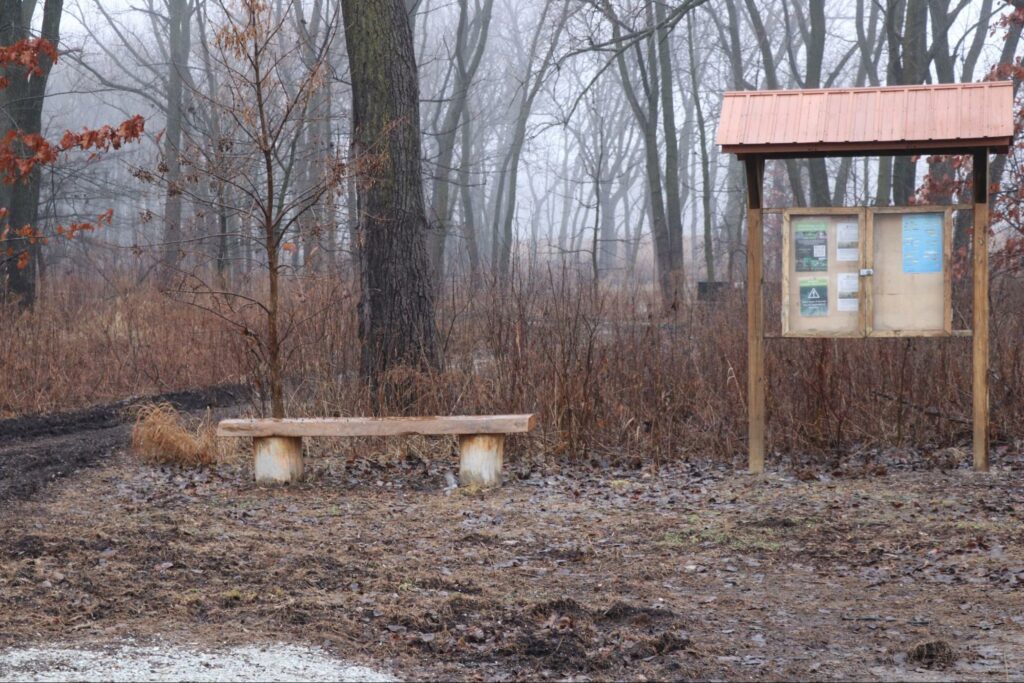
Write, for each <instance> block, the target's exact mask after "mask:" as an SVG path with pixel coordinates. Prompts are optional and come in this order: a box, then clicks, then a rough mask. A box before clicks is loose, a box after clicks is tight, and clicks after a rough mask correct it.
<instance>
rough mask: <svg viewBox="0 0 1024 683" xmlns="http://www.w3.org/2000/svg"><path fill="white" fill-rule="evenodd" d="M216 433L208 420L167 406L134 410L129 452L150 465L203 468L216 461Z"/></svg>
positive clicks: (141, 407) (161, 405)
mask: <svg viewBox="0 0 1024 683" xmlns="http://www.w3.org/2000/svg"><path fill="white" fill-rule="evenodd" d="M218 448H219V445H218V442H217V438H216V430H215V428H214V425H212V424H211V423H210V421H209V419H206V420H195V419H191V418H189V417H187V416H185V415H182V414H181V413H180V412H179V411H178V410H177V409H176V408H175V407H174V406H172V405H171V404H169V403H150V404H147V405H143V406H140V407H139V408H137V409H136V417H135V425H134V426H133V427H132V438H131V450H132V452H133V453H134V454H135V455H136V456H138V457H139V458H141V459H142V460H143V461H144V462H147V463H150V464H152V465H176V466H178V467H206V466H209V465H213V464H214V463H216V462H217V460H218V453H219V451H218Z"/></svg>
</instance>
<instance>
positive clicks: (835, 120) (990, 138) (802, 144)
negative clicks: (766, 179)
mask: <svg viewBox="0 0 1024 683" xmlns="http://www.w3.org/2000/svg"><path fill="white" fill-rule="evenodd" d="M1012 139H1013V84H1012V83H1011V82H1010V81H989V82H985V83H961V84H950V85H918V86H888V87H882V88H833V89H823V90H762V91H741V92H727V93H725V98H724V100H723V102H722V115H721V118H720V119H719V123H718V144H719V145H721V146H722V151H723V152H734V153H736V154H761V155H765V156H800V155H808V156H809V155H823V154H832V155H842V154H859V155H865V156H870V155H872V154H878V153H892V152H896V151H899V150H922V151H925V150H936V151H944V152H953V151H967V150H973V149H981V148H989V149H992V151H1003V152H1005V151H1006V150H1007V149H1008V148H1009V146H1010V143H1011V141H1012Z"/></svg>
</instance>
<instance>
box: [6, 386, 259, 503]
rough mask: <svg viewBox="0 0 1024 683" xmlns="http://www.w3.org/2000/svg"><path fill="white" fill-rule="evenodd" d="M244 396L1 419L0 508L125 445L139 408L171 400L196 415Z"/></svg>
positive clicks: (204, 394) (185, 396)
mask: <svg viewBox="0 0 1024 683" xmlns="http://www.w3.org/2000/svg"><path fill="white" fill-rule="evenodd" d="M244 396H245V394H244V389H243V388H242V387H238V386H229V387H212V388H208V389H196V390H193V391H179V392H173V393H168V394H162V395H159V396H147V397H141V398H132V399H127V400H125V401H120V402H118V403H114V404H109V405H104V406H97V407H94V408H88V409H85V410H79V411H75V412H70V413H57V414H53V415H31V416H27V417H18V418H12V419H7V420H0V444H2V445H0V506H2V505H4V504H5V503H9V502H11V501H14V500H24V499H26V498H29V497H30V496H32V495H33V494H35V493H37V492H38V491H40V490H42V489H43V488H44V487H45V486H47V485H48V484H50V483H52V482H54V481H56V480H57V479H60V478H61V477H66V476H68V475H70V474H73V473H74V472H77V471H78V470H79V469H81V468H83V467H91V466H93V465H96V464H98V463H101V462H103V461H104V460H105V459H108V458H109V457H110V456H111V455H112V454H113V453H114V452H115V451H116V450H117V449H119V448H121V447H122V446H124V444H125V443H126V442H127V435H128V433H129V430H130V423H131V420H132V417H131V409H132V408H133V407H134V406H136V405H139V404H142V403H147V402H154V401H167V402H169V403H171V404H173V405H175V406H176V407H177V408H178V409H179V410H184V411H198V410H205V409H206V408H208V407H214V408H216V407H223V406H232V405H235V404H238V403H240V402H241V401H242V400H243V399H244Z"/></svg>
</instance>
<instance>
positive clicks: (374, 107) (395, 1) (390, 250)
mask: <svg viewBox="0 0 1024 683" xmlns="http://www.w3.org/2000/svg"><path fill="white" fill-rule="evenodd" d="M342 12H343V14H344V19H345V38H346V45H347V48H348V57H349V69H350V72H351V79H352V115H353V125H354V128H355V131H354V135H353V143H354V145H355V151H356V153H357V155H362V154H373V155H375V156H376V158H375V163H374V164H373V165H374V166H375V167H376V168H375V171H374V178H373V182H372V183H363V184H360V186H359V212H360V213H359V228H358V231H359V236H358V237H359V240H360V243H361V248H360V249H359V256H360V272H361V274H362V291H361V293H360V301H359V323H360V324H359V332H360V339H361V341H362V366H363V372H364V374H365V375H366V376H367V378H368V379H369V380H370V383H371V386H372V387H374V388H375V389H376V388H378V387H381V386H382V385H383V382H384V380H385V375H386V373H387V372H388V371H389V370H390V369H392V368H394V367H397V366H400V365H412V366H415V367H419V368H437V367H440V365H441V359H440V355H439V351H438V344H437V334H436V329H435V321H434V295H433V287H432V279H431V274H430V264H429V261H428V259H427V249H426V231H427V217H426V211H425V209H424V205H423V179H422V173H421V162H420V129H419V122H420V114H419V81H418V76H417V71H416V59H415V53H414V51H413V42H412V29H411V27H410V25H409V15H408V13H407V12H406V8H405V4H404V3H403V2H402V0H344V1H343V2H342Z"/></svg>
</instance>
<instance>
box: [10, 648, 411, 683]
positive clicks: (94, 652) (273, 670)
mask: <svg viewBox="0 0 1024 683" xmlns="http://www.w3.org/2000/svg"><path fill="white" fill-rule="evenodd" d="M395 680H397V679H395V678H392V677H391V676H390V675H388V674H386V673H383V672H380V671H375V670H373V669H370V668H368V667H365V666H355V665H353V664H350V663H348V662H345V661H342V660H340V659H335V658H334V657H332V656H330V655H329V654H327V653H326V652H324V651H323V650H321V649H319V648H316V647H298V646H295V645H284V644H275V645H262V646H255V645H249V646H245V647H235V648H226V649H218V650H210V651H202V650H198V649H195V648H187V647H178V646H174V645H158V646H145V647H144V646H136V645H128V644H120V645H115V646H111V647H108V648H81V649H79V648H72V647H62V646H53V647H27V648H14V649H10V650H4V651H0V681H351V682H352V683H376V682H377V681H395Z"/></svg>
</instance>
